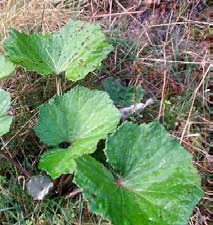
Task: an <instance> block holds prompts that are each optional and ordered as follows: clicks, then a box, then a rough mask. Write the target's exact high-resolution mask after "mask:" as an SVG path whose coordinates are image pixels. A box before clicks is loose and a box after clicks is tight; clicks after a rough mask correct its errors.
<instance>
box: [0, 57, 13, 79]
mask: <svg viewBox="0 0 213 225" xmlns="http://www.w3.org/2000/svg"><path fill="white" fill-rule="evenodd" d="M14 70H15V66H14V65H13V64H12V63H11V62H8V61H6V60H5V58H4V56H3V55H0V80H1V79H2V78H5V77H8V76H10V75H11V74H12V72H13V71H14Z"/></svg>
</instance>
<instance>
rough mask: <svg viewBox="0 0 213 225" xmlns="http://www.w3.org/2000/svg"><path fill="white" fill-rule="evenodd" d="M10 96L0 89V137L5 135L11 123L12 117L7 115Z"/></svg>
mask: <svg viewBox="0 0 213 225" xmlns="http://www.w3.org/2000/svg"><path fill="white" fill-rule="evenodd" d="M10 104H11V96H10V93H8V92H7V91H4V90H2V89H0V136H2V135H3V134H6V133H7V132H8V131H9V129H10V124H11V123H12V116H11V115H9V113H8V111H9V109H10Z"/></svg>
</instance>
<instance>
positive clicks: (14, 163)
mask: <svg viewBox="0 0 213 225" xmlns="http://www.w3.org/2000/svg"><path fill="white" fill-rule="evenodd" d="M0 155H1V156H2V157H4V158H5V159H7V160H8V161H9V162H11V163H12V164H13V165H14V166H15V167H16V168H17V169H19V170H20V171H21V172H22V173H23V174H24V175H25V176H26V177H28V178H31V177H32V175H31V174H30V173H29V172H28V171H27V170H26V169H25V168H24V167H22V166H21V165H20V164H19V163H18V162H16V161H15V160H14V159H13V158H11V157H10V156H9V154H0Z"/></svg>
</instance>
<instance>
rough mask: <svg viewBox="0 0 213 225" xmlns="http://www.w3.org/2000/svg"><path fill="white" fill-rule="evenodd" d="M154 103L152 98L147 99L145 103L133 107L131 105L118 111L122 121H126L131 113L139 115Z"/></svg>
mask: <svg viewBox="0 0 213 225" xmlns="http://www.w3.org/2000/svg"><path fill="white" fill-rule="evenodd" d="M153 103H154V100H153V99H152V98H150V99H148V100H147V101H146V103H145V104H144V103H138V104H135V105H131V106H129V107H126V108H122V109H120V111H121V114H122V116H121V117H122V119H123V120H126V119H128V118H129V117H130V116H131V115H132V114H133V113H141V112H142V111H143V110H144V109H145V108H146V107H147V106H149V105H152V104H153Z"/></svg>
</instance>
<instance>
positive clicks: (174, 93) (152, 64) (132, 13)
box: [0, 0, 212, 225]
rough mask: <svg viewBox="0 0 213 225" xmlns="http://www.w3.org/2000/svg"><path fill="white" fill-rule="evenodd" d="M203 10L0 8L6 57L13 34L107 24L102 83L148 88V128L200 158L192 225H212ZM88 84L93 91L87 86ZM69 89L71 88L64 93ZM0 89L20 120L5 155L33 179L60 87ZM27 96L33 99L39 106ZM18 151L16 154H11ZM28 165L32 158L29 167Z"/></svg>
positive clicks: (76, 4) (89, 4) (195, 5)
mask: <svg viewBox="0 0 213 225" xmlns="http://www.w3.org/2000/svg"><path fill="white" fill-rule="evenodd" d="M188 2H189V3H188ZM200 5H201V6H202V4H201V1H200V0H194V1H181V0H179V1H170V3H167V2H166V1H148V0H147V1H131V3H130V1H125V0H122V1H121V0H120V1H119V0H105V1H96V0H90V1H89V0H83V1H77V0H73V1H59V0H58V1H56V0H55V1H54V0H49V1H40V0H31V1H30V0H28V1H27V0H26V1H24V0H17V1H13V0H11V1H10V0H9V1H6V0H3V1H2V3H0V35H1V36H0V51H1V52H3V48H2V44H3V41H4V39H5V37H6V36H7V33H8V29H9V28H10V27H13V28H16V29H19V30H22V31H24V32H26V33H32V32H35V31H36V32H40V33H47V32H54V31H56V30H58V28H60V27H61V26H63V25H64V24H65V23H66V22H67V21H68V20H69V19H70V18H80V19H84V20H87V21H91V22H100V23H101V24H102V27H103V30H104V32H105V33H106V34H108V36H109V40H110V41H111V42H112V43H113V45H114V46H115V51H114V53H113V54H112V55H111V56H110V57H109V59H108V61H107V62H105V63H104V66H105V70H104V73H103V74H99V77H101V79H102V77H107V76H110V75H111V74H113V76H114V77H120V78H122V79H125V80H126V81H127V83H129V84H130V83H131V84H135V85H138V84H140V85H142V87H143V88H144V89H145V90H146V97H147V98H148V97H150V96H151V97H154V98H155V99H156V102H157V103H156V105H155V106H153V107H152V108H150V109H147V111H146V112H145V113H146V115H144V117H143V118H142V121H151V120H156V119H158V120H160V121H161V122H162V123H164V125H165V126H166V127H167V128H168V129H169V130H170V132H171V134H172V135H173V136H174V137H176V138H177V139H179V140H180V143H182V144H183V145H184V146H185V147H186V148H187V149H188V150H189V151H190V152H191V153H192V154H193V156H194V162H195V165H196V167H197V168H198V169H199V171H200V174H201V175H202V177H203V179H202V180H203V181H202V183H203V186H204V189H205V191H206V196H205V198H204V199H203V201H202V202H201V204H200V206H198V207H196V209H195V211H194V215H193V216H192V217H191V220H190V222H189V224H190V225H206V224H208V223H209V224H210V218H209V214H210V213H209V207H210V204H209V203H208V200H210V197H211V195H212V190H209V186H210V185H209V182H210V181H209V179H210V178H209V177H210V175H211V172H212V171H211V168H209V159H210V156H209V155H210V153H209V151H210V150H209V149H210V147H209V144H208V142H209V139H208V135H207V130H208V126H209V115H208V114H209V111H208V106H207V99H208V97H209V91H208V74H209V70H210V63H209V52H208V43H207V41H206V38H207V37H208V29H209V27H208V17H207V12H206V9H203V11H202V7H201V6H200ZM203 6H205V4H203ZM199 7H200V8H199ZM198 9H199V10H200V11H201V12H200V14H199V12H197V11H199V10H198ZM88 79H89V81H91V80H93V81H94V83H97V84H99V85H100V79H97V78H93V76H92V75H91V77H89V78H88ZM85 82H86V84H87V79H86V81H85ZM47 85H48V88H47ZM69 85H70V83H66V84H65V86H64V89H67V88H68V87H69ZM92 85H93V84H92ZM0 86H3V87H4V88H6V89H7V90H9V91H10V92H11V93H12V94H13V97H14V100H13V102H14V105H15V109H16V114H17V119H16V122H15V123H14V125H13V128H14V131H13V132H12V133H11V134H10V135H8V136H6V137H5V138H4V142H5V145H3V147H2V148H4V150H5V147H7V150H8V153H9V154H10V155H11V157H13V158H15V159H16V160H19V161H20V163H21V164H22V166H23V167H27V169H28V170H29V171H30V172H31V173H33V172H34V170H35V169H34V167H35V165H36V164H37V161H38V158H39V155H40V154H41V152H42V151H43V148H44V146H42V145H41V144H40V143H39V141H38V139H37V138H36V137H35V135H34V133H33V132H32V130H31V128H32V127H33V125H34V124H35V122H36V120H35V118H36V115H37V109H38V106H39V105H40V104H41V103H42V102H43V101H47V100H48V99H49V98H51V97H52V96H53V95H54V92H55V84H54V82H53V80H52V79H51V78H49V79H48V80H44V79H43V78H41V77H40V76H38V75H36V74H31V73H26V72H25V71H23V70H21V69H20V70H17V72H16V74H15V77H13V78H10V79H8V80H6V81H5V82H4V83H3V82H2V83H0ZM29 96H35V97H34V100H33V101H32V100H31V99H30V98H29ZM32 143H33V144H32ZM14 146H15V148H17V149H16V151H13V152H12V151H11V149H13V148H14ZM11 152H12V153H11ZM23 157H28V161H27V162H26V161H25V160H23ZM7 166H8V164H7ZM5 168H6V166H5ZM7 172H8V171H7ZM9 173H10V172H9ZM16 175H17V176H19V175H20V171H16Z"/></svg>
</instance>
